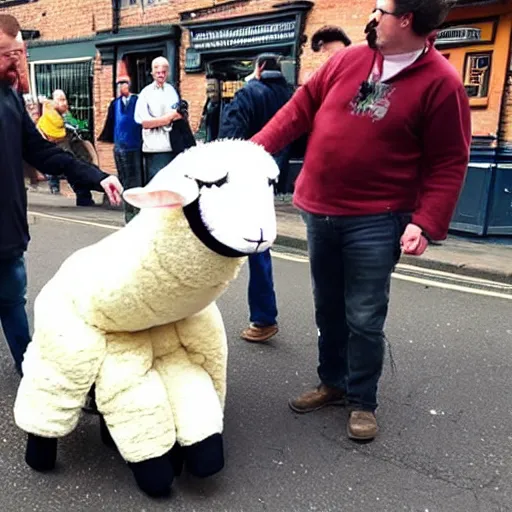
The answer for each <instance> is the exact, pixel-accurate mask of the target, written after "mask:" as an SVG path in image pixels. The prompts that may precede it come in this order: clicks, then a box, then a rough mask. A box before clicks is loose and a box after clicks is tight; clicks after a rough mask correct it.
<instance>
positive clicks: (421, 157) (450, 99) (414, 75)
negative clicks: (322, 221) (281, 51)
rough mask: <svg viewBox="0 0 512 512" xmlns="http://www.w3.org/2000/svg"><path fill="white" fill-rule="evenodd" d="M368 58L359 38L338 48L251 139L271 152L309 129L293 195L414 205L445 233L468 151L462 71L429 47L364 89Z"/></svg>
mask: <svg viewBox="0 0 512 512" xmlns="http://www.w3.org/2000/svg"><path fill="white" fill-rule="evenodd" d="M375 59H382V56H381V55H380V54H379V53H376V52H374V51H373V50H371V49H370V48H368V46H367V45H366V44H364V45H357V46H352V47H349V48H347V49H346V50H342V51H340V52H339V53H337V54H336V55H335V56H334V57H332V58H331V59H330V60H329V61H328V62H327V63H326V64H325V65H324V66H322V67H321V68H320V69H319V70H318V71H317V72H316V73H315V74H314V75H313V76H312V77H311V79H310V80H309V81H308V82H306V83H305V84H304V85H303V86H302V87H300V89H298V91H297V92H296V93H295V95H294V96H293V97H292V99H291V100H290V101H289V102H288V103H287V104H286V105H285V106H284V107H283V108H282V109H281V110H280V111H279V112H278V113H277V114H276V115H275V116H274V118H273V119H272V120H271V121H270V122H269V123H268V124H267V125H266V126H265V127H264V128H263V129H262V130H261V131H260V132H259V133H257V134H256V135H255V136H254V137H253V138H252V140H253V141H254V142H256V143H259V144H261V145H263V146H264V148H265V149H266V150H267V151H268V152H270V153H276V152H278V151H279V150H280V149H282V148H284V147H285V146H286V145H288V144H289V143H290V142H292V141H293V140H295V139H296V138H298V137H299V136H300V135H302V134H303V133H305V132H310V138H309V143H308V147H307V151H306V156H305V159H304V166H303V168H302V171H301V173H300V174H299V176H298V178H297V182H296V186H295V194H294V203H295V205H296V206H297V207H299V208H301V209H302V210H305V211H306V212H310V213H316V214H320V215H367V214H379V213H384V212H388V211H400V212H413V219H412V222H413V223H414V224H417V225H418V226H420V227H421V228H422V229H423V230H424V231H425V232H426V233H427V234H428V235H429V236H430V237H431V238H432V239H434V240H442V239H444V238H446V235H447V232H448V226H449V223H450V221H451V218H452V215H453V211H454V209H455V205H456V203H457V200H458V196H459V193H460V189H461V187H462V184H463V181H464V176H465V173H466V169H467V164H468V159H469V147H470V144H471V114H470V109H469V101H468V98H467V95H466V92H465V90H464V87H463V85H462V83H461V80H460V78H459V76H458V74H457V72H456V71H455V69H454V68H453V67H452V66H451V65H450V63H449V62H448V61H447V60H446V59H445V58H444V57H443V56H442V55H441V54H440V53H439V52H438V51H437V50H435V49H434V48H432V47H430V48H429V50H428V51H427V52H426V53H424V54H423V55H422V56H421V57H420V58H419V59H418V60H417V61H416V62H414V63H413V64H412V65H411V66H409V67H408V68H406V69H404V70H402V71H401V72H400V73H399V74H398V75H396V76H395V77H394V78H391V79H390V80H389V81H387V82H386V83H385V84H380V85H379V87H378V90H376V91H374V92H370V94H369V95H367V97H366V98H364V97H363V98H359V99H358V98H357V96H358V91H359V88H360V85H361V83H362V82H363V81H364V80H366V79H367V78H368V76H369V75H370V72H371V70H372V69H373V66H374V62H375Z"/></svg>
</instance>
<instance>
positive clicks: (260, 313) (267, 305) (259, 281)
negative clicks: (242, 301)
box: [249, 250, 277, 326]
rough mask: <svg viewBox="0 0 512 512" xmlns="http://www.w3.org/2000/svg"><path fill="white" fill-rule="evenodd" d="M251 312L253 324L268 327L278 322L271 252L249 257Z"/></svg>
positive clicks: (267, 251)
mask: <svg viewBox="0 0 512 512" xmlns="http://www.w3.org/2000/svg"><path fill="white" fill-rule="evenodd" d="M249 312H250V321H251V323H253V324H256V325H259V326H267V325H274V324H275V323H276V322H277V306H276V294H275V292H274V280H273V277H272V257H271V255H270V250H266V251H265V252H262V253H256V254H251V255H249Z"/></svg>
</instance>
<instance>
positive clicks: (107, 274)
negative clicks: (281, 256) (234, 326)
mask: <svg viewBox="0 0 512 512" xmlns="http://www.w3.org/2000/svg"><path fill="white" fill-rule="evenodd" d="M278 172H279V171H278V168H277V166H276V164H275V163H274V160H273V158H272V157H271V156H270V155H269V154H268V153H266V152H265V151H264V150H263V149H262V148H261V147H259V146H257V145H255V144H253V143H250V142H244V141H221V142H214V143H210V144H205V145H200V146H197V147H195V148H192V149H190V150H188V151H187V152H185V153H183V154H181V155H180V156H178V157H177V158H176V159H175V160H174V161H173V162H172V163H171V164H170V165H168V166H167V167H166V168H164V169H163V170H162V171H160V173H158V174H157V176H156V177H155V178H154V179H153V180H152V181H151V182H150V183H149V184H148V185H147V186H146V187H144V188H138V189H131V190H127V191H126V192H125V194H124V197H125V200H126V201H128V202H129V203H131V204H133V205H134V206H137V207H139V208H141V209H142V210H141V212H140V214H139V215H138V216H137V217H136V218H135V219H134V220H132V221H131V222H130V223H129V224H128V225H127V226H125V227H124V228H123V229H121V230H119V231H118V232H116V233H114V234H112V235H110V236H107V237H106V238H104V239H103V240H101V241H100V242H98V243H96V244H94V245H91V246H89V247H86V248H84V249H81V250H79V251H77V252H76V253H74V254H73V255H71V256H70V257H69V258H68V259H67V260H66V261H65V262H64V263H63V265H62V266H61V268H60V269H59V270H58V272H57V273H56V274H55V276H54V277H53V278H52V279H51V280H50V281H49V282H48V283H47V284H46V286H45V287H44V288H43V289H42V291H41V293H40V294H39V295H38V297H37V299H36V301H35V306H34V313H35V329H34V337H33V340H32V342H31V343H30V345H29V347H28V350H27V353H26V355H25V360H24V362H23V379H22V381H21V384H20V388H19V390H18V395H17V398H16V403H15V407H14V413H15V420H16V423H17V425H18V426H19V427H20V428H21V429H23V430H24V431H26V432H27V433H28V443H27V451H26V461H27V463H28V464H29V465H30V466H31V467H32V468H34V469H36V470H49V469H52V468H53V467H54V466H55V462H56V455H57V438H59V437H63V436H65V435H66V434H69V433H70V432H71V431H72V430H73V429H74V428H75V427H76V425H77V422H78V420H79V416H80V412H81V408H82V406H83V405H84V403H85V400H86V397H87V394H88V392H89V390H90V389H91V386H93V384H94V385H95V389H96V391H95V392H96V401H97V405H98V409H99V412H100V413H101V417H102V418H104V420H103V421H104V423H103V432H102V434H103V438H104V439H106V438H108V437H109V435H111V439H113V441H114V442H115V445H116V446H117V448H118V449H119V451H120V453H121V455H122V457H123V458H124V459H125V460H126V461H127V462H128V464H129V466H130V468H131V469H132V471H133V473H134V476H135V479H136V481H137V483H138V485H139V487H140V488H141V489H142V490H144V491H145V492H146V493H148V494H150V495H153V496H160V495H165V494H167V493H168V492H169V491H170V488H171V484H172V481H173V478H174V475H175V474H179V472H180V470H181V464H182V462H184V464H185V467H186V468H187V470H188V471H189V472H190V473H192V474H194V475H196V476H209V475H211V474H213V473H216V472H217V471H219V470H220V469H221V468H222V467H223V464H224V458H223V443H222V430H223V408H224V400H225V395H226V361H227V343H226V335H225V331H224V324H223V321H222V318H221V315H220V313H219V310H218V309H217V306H216V305H215V300H216V299H217V298H218V297H219V295H220V294H221V293H222V292H223V291H224V290H225V289H226V287H227V286H228V284H229V283H230V281H231V280H233V279H234V278H235V277H236V275H237V273H238V271H239V269H240V267H241V266H242V264H243V263H244V261H245V258H244V256H245V255H247V254H250V253H254V252H258V251H263V250H266V249H268V248H269V247H270V246H271V244H272V242H273V241H274V239H275V236H276V221H275V212H274V203H273V184H274V183H275V181H276V179H277V176H278ZM105 425H106V427H105Z"/></svg>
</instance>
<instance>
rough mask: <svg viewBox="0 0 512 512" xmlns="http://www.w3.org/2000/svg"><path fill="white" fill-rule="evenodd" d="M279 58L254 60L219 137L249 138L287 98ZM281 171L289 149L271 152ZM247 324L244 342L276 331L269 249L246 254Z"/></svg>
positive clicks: (226, 112) (267, 56)
mask: <svg viewBox="0 0 512 512" xmlns="http://www.w3.org/2000/svg"><path fill="white" fill-rule="evenodd" d="M290 97H291V89H290V87H289V86H288V83H287V82H286V80H285V78H284V76H283V74H282V72H281V66H280V64H279V57H278V56H277V55H273V54H262V55H260V56H259V57H258V58H257V59H256V63H255V70H254V79H252V80H250V81H249V82H248V83H247V85H246V86H245V87H243V88H242V89H240V90H239V91H238V92H237V93H236V95H235V97H234V99H233V101H232V102H231V103H230V104H229V105H228V106H227V107H226V109H225V110H224V113H223V116H222V120H221V127H220V131H219V138H233V139H250V138H251V137H252V136H253V135H254V134H256V133H257V132H258V131H259V130H261V129H262V128H263V126H265V124H266V123H267V122H268V121H269V120H270V119H271V118H272V117H273V116H274V114H275V113H276V112H277V111H278V110H279V109H280V108H281V107H282V106H283V105H284V104H285V103H286V102H287V101H288V100H289V99H290ZM274 158H275V159H276V162H277V164H278V165H279V168H280V170H281V178H282V173H283V169H285V168H286V166H287V163H288V148H287V149H285V150H283V151H281V152H280V153H278V154H277V155H274ZM249 272H250V277H249V310H250V324H249V327H248V328H247V329H245V330H244V331H243V332H242V338H243V339H245V340H246V341H253V342H264V341H267V340H268V339H269V338H271V337H272V336H274V335H275V334H276V333H277V331H278V327H277V306H276V295H275V292H274V281H273V277H272V259H271V256H270V251H265V252H263V253H259V254H251V255H250V256H249Z"/></svg>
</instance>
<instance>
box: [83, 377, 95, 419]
mask: <svg viewBox="0 0 512 512" xmlns="http://www.w3.org/2000/svg"><path fill="white" fill-rule="evenodd" d="M82 411H84V412H85V413H87V414H99V411H98V406H97V405H96V385H95V384H93V385H92V386H91V389H90V390H89V393H87V399H86V402H85V405H84V406H83V407H82Z"/></svg>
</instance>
